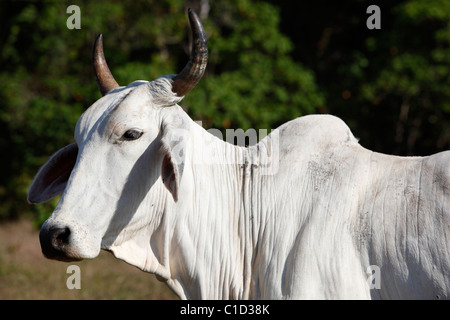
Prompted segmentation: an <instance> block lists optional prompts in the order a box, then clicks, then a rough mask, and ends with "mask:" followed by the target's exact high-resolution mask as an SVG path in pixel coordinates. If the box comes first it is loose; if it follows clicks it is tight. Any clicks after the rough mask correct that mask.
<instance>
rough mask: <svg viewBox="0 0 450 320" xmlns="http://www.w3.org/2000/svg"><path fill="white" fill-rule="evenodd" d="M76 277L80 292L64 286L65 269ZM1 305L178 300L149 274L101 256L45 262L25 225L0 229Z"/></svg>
mask: <svg viewBox="0 0 450 320" xmlns="http://www.w3.org/2000/svg"><path fill="white" fill-rule="evenodd" d="M71 264H76V265H78V266H79V267H80V271H81V289H80V290H77V289H73V290H69V289H68V288H67V286H66V281H67V279H68V277H70V276H71V274H70V273H66V271H67V267H68V266H69V265H71ZM5 299H11V300H16V299H32V300H34V299H58V300H60V299H62V300H66V299H67V300H73V299H152V300H153V299H159V300H166V299H177V297H176V296H175V295H174V294H173V293H172V291H171V290H170V289H169V288H168V287H167V286H166V285H165V284H163V283H161V282H159V281H158V280H156V277H155V276H154V275H152V274H148V273H145V272H142V271H140V270H138V269H137V268H135V267H133V266H130V265H128V264H126V263H125V262H123V261H120V260H118V259H116V258H114V256H113V255H112V254H110V253H107V252H104V251H102V252H101V254H100V255H99V257H97V258H96V259H94V260H85V261H80V262H76V263H73V262H72V263H65V262H59V261H52V260H48V259H46V258H45V257H44V256H43V255H42V253H41V248H40V244H39V231H38V230H36V229H35V228H34V227H33V226H32V222H31V221H29V220H21V221H18V222H7V223H3V224H1V225H0V300H5Z"/></svg>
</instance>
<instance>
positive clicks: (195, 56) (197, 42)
mask: <svg viewBox="0 0 450 320" xmlns="http://www.w3.org/2000/svg"><path fill="white" fill-rule="evenodd" d="M188 14H189V23H190V25H191V29H192V38H193V44H192V51H191V57H190V59H189V62H188V63H187V64H186V66H185V67H184V68H183V70H181V72H180V73H179V74H177V75H176V76H175V77H174V78H173V83H172V91H173V92H174V93H176V94H177V96H179V97H182V96H184V95H186V94H187V93H188V92H189V91H191V90H192V89H193V88H194V87H195V85H196V84H197V83H198V82H199V81H200V79H201V78H202V76H203V74H204V73H205V70H206V64H207V62H208V44H207V42H206V35H205V30H204V29H203V26H202V24H201V22H200V19H199V18H198V16H197V14H196V13H195V12H194V10H192V9H190V8H189V10H188Z"/></svg>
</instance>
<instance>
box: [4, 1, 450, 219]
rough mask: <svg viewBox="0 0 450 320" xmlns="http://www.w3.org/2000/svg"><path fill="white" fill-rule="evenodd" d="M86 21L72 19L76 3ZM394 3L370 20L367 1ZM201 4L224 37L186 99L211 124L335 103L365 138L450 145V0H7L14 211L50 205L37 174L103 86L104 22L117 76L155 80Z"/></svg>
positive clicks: (8, 177)
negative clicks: (98, 49)
mask: <svg viewBox="0 0 450 320" xmlns="http://www.w3.org/2000/svg"><path fill="white" fill-rule="evenodd" d="M72 4H75V5H78V6H79V7H80V10H81V29H79V30H77V29H73V30H69V29H68V28H67V27H66V21H67V19H68V18H69V16H70V15H71V14H68V13H66V9H67V7H68V6H69V5H72ZM370 4H377V5H378V6H379V7H380V9H381V30H368V29H367V27H366V20H367V18H368V17H369V14H367V13H366V9H367V7H368V6H369V5H370ZM188 7H192V8H193V9H194V10H196V12H197V13H198V14H199V16H200V18H201V20H202V21H203V24H204V27H205V29H206V33H207V36H208V44H209V50H210V58H209V64H208V68H207V72H206V75H205V77H204V79H203V80H202V81H201V82H200V84H199V85H198V86H197V87H196V89H195V90H194V91H192V92H191V93H189V95H188V96H187V97H186V99H185V100H183V102H182V106H183V107H184V108H185V110H186V111H187V112H188V113H189V114H190V116H191V117H192V118H193V119H194V120H201V121H203V126H204V127H205V128H209V127H215V128H219V129H227V128H243V129H244V130H246V129H248V128H250V127H252V128H255V129H270V128H276V127H277V126H278V125H280V124H281V123H283V122H285V121H288V120H290V119H292V118H294V117H298V116H302V115H306V114H311V113H331V114H334V115H337V116H339V117H341V118H342V119H343V120H344V121H345V122H346V123H347V124H348V125H349V126H350V127H351V129H352V131H353V133H354V134H355V136H357V137H359V138H360V143H361V144H362V145H363V146H364V147H366V148H370V149H372V150H374V151H378V152H384V153H389V154H396V155H427V154H431V153H435V152H439V151H443V150H447V149H450V100H449V96H450V89H449V88H450V78H449V74H450V72H449V71H450V46H449V44H450V1H448V0H428V1H423V0H403V1H399V0H390V1H387V0H386V1H371V2H370V3H369V2H368V1H360V0H341V1H333V2H332V1H321V0H316V1H293V0H290V1H288V0H266V1H250V0H190V1H185V0H146V1H141V0H109V1H89V0H84V1H80V0H71V1H63V0H61V1H42V0H39V1H38V0H36V1H21V0H19V1H12V0H2V1H0V26H1V27H0V133H1V134H0V148H1V152H2V156H1V157H0V168H1V171H0V203H1V206H0V219H13V218H18V217H20V216H23V215H26V214H31V215H33V216H41V217H42V218H43V217H45V216H47V215H48V214H49V213H50V212H51V211H52V210H53V206H54V205H55V201H53V202H51V203H48V204H43V205H39V206H30V205H28V204H27V202H26V193H27V189H28V187H29V184H30V183H31V181H32V179H33V176H34V175H35V174H36V172H37V170H38V169H39V167H40V166H41V165H42V164H43V163H44V162H45V161H46V160H47V159H48V157H49V156H50V155H51V154H52V153H53V152H55V151H57V150H58V149H60V148H61V147H63V146H65V145H66V144H68V143H70V142H72V141H73V130H74V127H75V123H76V121H77V119H78V117H79V116H80V115H81V113H82V112H83V111H84V110H85V109H86V108H88V107H89V106H90V105H91V104H92V103H93V102H95V101H96V100H97V99H98V98H100V93H99V92H98V90H97V85H96V83H95V79H94V77H93V74H92V67H91V52H92V44H93V41H94V39H95V36H96V35H97V34H98V33H103V36H104V48H105V55H106V59H107V60H108V64H109V67H110V68H111V70H112V72H113V74H114V76H115V78H116V80H117V81H118V82H119V83H120V84H121V85H126V84H128V83H130V82H132V81H134V80H138V79H142V80H152V79H154V78H156V77H159V76H161V75H164V74H172V73H177V72H178V71H179V70H181V68H182V67H183V66H184V64H185V63H186V61H187V55H188V53H189V37H190V35H189V27H188V23H187V17H186V10H187V8H188Z"/></svg>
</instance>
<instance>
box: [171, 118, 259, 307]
mask: <svg viewBox="0 0 450 320" xmlns="http://www.w3.org/2000/svg"><path fill="white" fill-rule="evenodd" d="M193 131H194V132H195V134H194V136H195V139H193V140H195V141H193V143H192V144H191V148H190V150H192V154H190V156H189V159H191V163H190V164H188V163H187V164H186V167H185V172H184V173H183V178H182V180H183V181H182V186H181V188H180V191H181V195H180V196H179V201H178V202H177V203H176V204H174V210H172V223H171V224H173V227H174V228H173V235H172V237H171V243H170V248H171V249H170V251H171V252H170V254H169V256H170V259H171V262H170V270H171V280H169V281H168V285H169V286H170V287H172V289H173V290H174V291H175V292H176V293H177V294H178V295H180V296H181V297H182V298H191V299H204V298H209V299H242V298H248V297H249V294H250V281H251V261H252V259H253V248H254V235H255V234H256V231H255V230H253V221H252V220H253V218H254V217H253V215H254V212H253V211H254V210H253V208H252V203H253V202H252V201H248V199H246V197H247V196H248V195H249V194H251V192H252V190H251V188H252V186H253V185H254V183H253V181H252V180H253V179H254V178H255V177H254V176H253V174H252V171H253V169H252V168H253V166H252V163H251V162H252V160H251V159H252V150H253V149H252V148H243V147H236V146H234V145H231V144H229V143H226V142H224V141H221V140H219V139H217V138H215V137H213V136H212V135H211V134H209V133H208V132H206V131H205V130H203V129H201V128H200V127H198V126H197V127H196V128H195V129H194V130H193ZM210 151H212V153H210ZM200 154H202V158H203V160H201V159H200V158H198V156H199V155H200ZM195 157H197V158H196V160H192V159H194V158H195Z"/></svg>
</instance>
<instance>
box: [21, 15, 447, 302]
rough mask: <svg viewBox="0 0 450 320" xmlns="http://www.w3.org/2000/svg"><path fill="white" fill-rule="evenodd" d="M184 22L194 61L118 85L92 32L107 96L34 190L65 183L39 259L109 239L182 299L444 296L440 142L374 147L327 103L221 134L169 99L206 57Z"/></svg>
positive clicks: (77, 255) (76, 253)
mask: <svg viewBox="0 0 450 320" xmlns="http://www.w3.org/2000/svg"><path fill="white" fill-rule="evenodd" d="M189 18H190V22H191V27H192V29H193V34H194V46H193V53H192V58H191V60H190V61H189V63H188V64H187V66H186V67H185V69H183V71H182V72H181V73H180V74H178V75H176V76H164V77H161V78H158V79H156V80H154V81H151V82H146V81H136V82H133V83H131V84H130V85H128V86H127V87H119V86H118V84H117V83H116V82H115V80H114V78H113V77H112V75H111V73H110V72H109V69H108V67H107V65H106V62H105V60H104V56H103V49H102V39H101V37H99V38H98V39H97V41H96V44H95V49H94V67H95V73H96V75H97V79H98V84H99V87H100V90H101V92H102V93H103V94H104V97H103V98H101V99H100V100H98V101H97V102H96V103H94V104H93V105H92V106H91V107H90V108H89V109H87V111H86V112H85V113H84V114H83V115H82V116H81V117H80V119H79V121H78V123H77V125H76V129H75V140H76V143H73V144H71V145H69V146H67V147H65V148H63V149H61V150H59V151H58V152H56V153H55V154H54V155H53V156H52V157H51V158H50V160H49V161H48V162H47V163H46V164H45V165H44V166H43V167H42V168H41V169H40V171H39V172H38V174H37V176H36V177H35V179H34V181H33V183H32V185H31V187H30V190H29V194H28V199H29V201H30V202H32V203H39V202H43V201H46V200H48V199H50V198H52V197H54V196H55V195H58V194H60V193H62V197H61V199H60V201H59V203H58V206H57V207H56V209H55V211H54V212H53V214H52V216H51V217H50V218H49V219H48V220H47V221H46V222H45V224H44V225H43V227H42V230H41V233H40V241H41V246H42V251H43V253H44V255H45V256H47V257H48V258H51V259H58V260H65V261H73V260H80V259H92V258H95V257H96V256H97V255H98V254H99V251H100V249H104V250H108V251H110V252H112V253H113V254H114V255H115V256H116V257H117V258H119V259H122V260H124V261H126V262H128V263H130V264H132V265H134V266H136V267H138V268H140V269H142V270H143V271H146V272H150V273H154V274H156V276H157V277H158V279H159V280H161V281H165V282H166V283H167V285H168V286H169V287H170V288H171V289H172V290H173V291H174V292H175V293H176V294H177V295H178V296H179V297H180V298H183V299H191V298H194V299H258V298H262V299H300V298H312V299H316V298H317V299H322V298H324V299H329V298H331V299H341V298H342V299H353V298H356V299H360V298H361V299H370V298H375V299H378V298H394V299H395V298H419V299H422V298H426V299H428V298H429V299H436V298H437V299H439V298H449V297H450V277H449V275H450V152H444V153H439V154H436V155H433V156H430V157H423V158H421V157H411V158H402V157H396V156H388V155H383V154H379V153H375V152H372V151H369V150H367V149H364V148H363V147H361V146H360V145H359V144H358V142H357V140H356V139H355V138H354V136H353V135H352V133H351V132H350V130H349V128H348V127H347V126H346V125H345V123H344V122H343V121H341V120H340V119H338V118H336V117H333V116H329V115H313V116H306V117H301V118H298V119H295V120H293V121H290V122H288V123H286V124H284V125H282V126H281V127H279V128H278V129H277V130H275V131H274V132H273V133H272V134H271V135H269V136H267V137H266V138H265V139H263V140H262V141H261V142H259V143H258V144H257V145H255V146H252V147H248V148H244V147H239V146H234V145H231V144H228V143H226V142H223V141H221V140H219V139H217V138H216V137H214V136H212V135H211V134H209V133H208V132H206V131H205V130H204V129H202V128H201V127H200V126H199V125H197V124H196V123H195V122H193V121H192V120H191V119H190V118H189V116H188V115H187V114H186V113H185V112H184V111H183V110H182V109H181V108H180V107H179V106H178V105H177V103H178V102H179V101H180V100H181V99H182V98H183V96H184V95H185V94H186V93H187V92H188V91H189V90H191V89H192V88H193V87H194V86H195V84H196V83H197V82H198V81H199V80H200V78H201V76H202V75H203V72H204V69H205V66H206V58H207V48H206V38H205V35H204V31H203V28H202V26H201V24H200V22H199V20H198V18H197V17H196V15H195V13H193V12H192V11H190V12H189ZM372 271H374V274H373V275H372V274H371V272H372Z"/></svg>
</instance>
